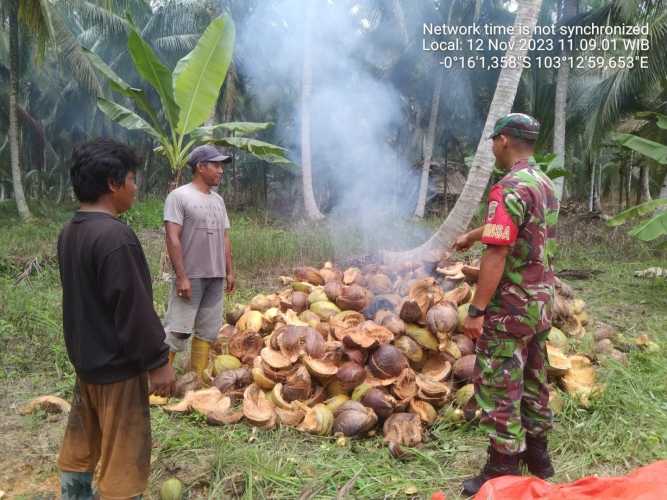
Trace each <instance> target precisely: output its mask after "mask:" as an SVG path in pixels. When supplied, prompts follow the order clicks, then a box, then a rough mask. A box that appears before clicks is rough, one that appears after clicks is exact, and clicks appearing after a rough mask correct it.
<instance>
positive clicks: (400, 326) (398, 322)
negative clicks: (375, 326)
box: [376, 313, 405, 337]
mask: <svg viewBox="0 0 667 500" xmlns="http://www.w3.org/2000/svg"><path fill="white" fill-rule="evenodd" d="M376 322H377V320H376ZM379 324H380V325H382V326H384V327H385V328H386V329H387V330H389V331H390V332H391V333H393V334H394V336H395V337H399V336H401V335H403V334H404V333H405V321H403V320H402V319H401V318H399V317H398V316H396V315H395V314H393V313H389V314H387V315H386V316H385V317H384V318H382V321H380V322H379Z"/></svg>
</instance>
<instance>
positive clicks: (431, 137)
mask: <svg viewBox="0 0 667 500" xmlns="http://www.w3.org/2000/svg"><path fill="white" fill-rule="evenodd" d="M437 71H438V75H437V77H436V79H435V86H434V87H433V99H431V116H430V118H429V121H428V134H427V136H426V146H425V147H424V164H423V165H422V175H421V181H420V183H419V196H418V198H417V207H416V208H415V217H420V218H421V217H424V212H425V210H426V195H427V194H428V177H429V172H430V171H431V158H432V156H433V143H434V142H435V128H436V125H437V123H438V108H440V92H441V90H442V81H443V79H444V76H445V72H444V71H442V70H437Z"/></svg>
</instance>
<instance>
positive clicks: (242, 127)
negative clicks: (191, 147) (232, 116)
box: [190, 122, 273, 139]
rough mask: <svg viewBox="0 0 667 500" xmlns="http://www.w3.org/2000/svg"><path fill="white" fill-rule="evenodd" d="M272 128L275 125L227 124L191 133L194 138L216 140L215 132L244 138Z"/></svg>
mask: <svg viewBox="0 0 667 500" xmlns="http://www.w3.org/2000/svg"><path fill="white" fill-rule="evenodd" d="M272 126H273V123H271V122H227V123H219V124H217V125H211V126H207V127H198V128H196V129H194V130H193V131H192V132H190V133H191V135H192V136H193V137H197V138H199V139H207V138H208V139H211V138H215V132H216V131H218V130H226V131H228V132H234V133H236V134H239V135H242V136H243V135H250V134H256V133H257V132H261V131H263V130H267V129H269V128H271V127H272Z"/></svg>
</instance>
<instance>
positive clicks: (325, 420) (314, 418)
mask: <svg viewBox="0 0 667 500" xmlns="http://www.w3.org/2000/svg"><path fill="white" fill-rule="evenodd" d="M301 408H302V409H303V410H304V412H305V416H304V418H303V421H302V422H301V424H299V426H298V427H297V428H298V429H299V430H300V431H302V432H308V433H309V434H315V435H318V436H328V435H329V434H331V428H332V427H333V421H334V418H333V414H332V413H331V410H330V409H329V408H328V407H327V406H326V405H323V404H321V403H320V404H317V405H315V406H314V407H312V408H309V407H307V406H302V407H301Z"/></svg>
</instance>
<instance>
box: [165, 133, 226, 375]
mask: <svg viewBox="0 0 667 500" xmlns="http://www.w3.org/2000/svg"><path fill="white" fill-rule="evenodd" d="M230 160H231V157H230V156H228V155H225V154H223V153H221V152H220V151H219V150H218V149H217V148H216V147H215V146H212V145H208V144H207V145H203V146H199V147H196V148H195V149H193V150H192V152H191V153H190V156H189V158H188V164H189V165H190V168H192V182H190V183H189V184H185V185H184V186H181V187H179V188H177V189H174V190H173V191H172V192H171V193H170V194H169V196H167V200H166V201H165V205H164V225H165V230H166V238H167V252H168V253H169V258H170V259H171V263H172V266H173V268H174V273H175V275H176V276H175V278H174V281H173V284H172V287H171V293H170V296H169V305H168V308H167V314H166V316H165V331H166V343H167V344H168V345H169V351H170V352H169V360H170V362H172V363H173V361H174V357H175V355H176V353H177V352H181V351H183V350H184V349H185V347H186V343H187V340H188V338H189V337H190V336H191V335H192V334H194V336H193V339H192V349H191V352H192V354H191V360H190V364H191V368H192V370H194V371H195V372H197V373H198V374H199V375H201V373H202V372H203V371H204V369H205V368H206V366H207V364H208V352H209V346H210V343H211V342H213V341H214V340H215V339H216V338H217V336H218V331H219V330H220V327H221V326H222V308H223V287H224V289H225V291H226V292H228V293H231V292H233V291H234V272H233V271H232V247H231V243H230V240H229V218H228V217H227V209H226V208H225V202H224V200H223V199H222V197H221V196H220V195H219V194H218V193H217V192H216V191H215V188H217V186H218V185H219V184H220V180H221V179H222V172H223V164H224V163H227V162H229V161H230ZM225 282H226V286H225Z"/></svg>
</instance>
